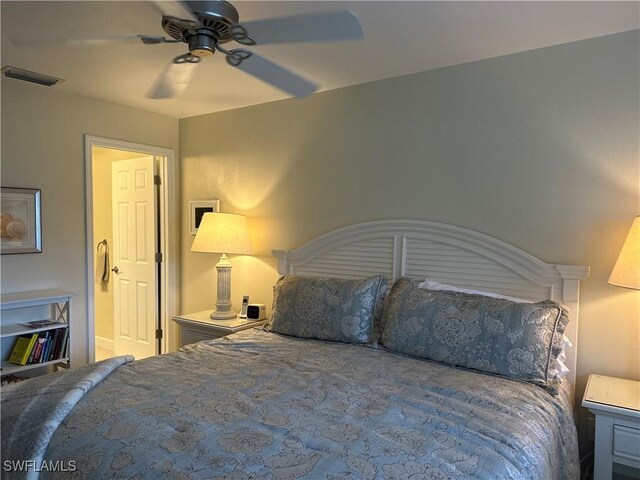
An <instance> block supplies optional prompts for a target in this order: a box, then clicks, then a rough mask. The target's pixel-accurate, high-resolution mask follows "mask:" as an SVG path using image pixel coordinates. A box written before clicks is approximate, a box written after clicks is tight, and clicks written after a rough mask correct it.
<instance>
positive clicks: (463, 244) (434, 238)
mask: <svg viewBox="0 0 640 480" xmlns="http://www.w3.org/2000/svg"><path fill="white" fill-rule="evenodd" d="M273 254H274V256H275V257H276V258H277V259H278V272H279V273H280V274H282V275H284V274H286V273H295V274H298V275H305V276H314V277H337V278H358V277H364V276H369V275H379V274H383V275H386V276H387V277H388V278H389V280H390V281H394V280H395V279H397V278H398V277H401V276H404V277H408V278H411V279H413V280H424V278H425V277H430V278H433V279H434V280H437V281H439V282H442V283H448V284H453V285H456V286H460V287H465V288H473V289H476V290H483V291H488V292H495V293H500V294H503V295H510V296H513V297H518V298H524V299H527V300H533V301H540V300H545V299H548V300H554V301H557V302H560V303H563V304H564V305H566V306H567V307H568V308H569V310H570V321H569V325H568V326H567V330H566V332H565V334H566V335H567V337H568V338H569V340H571V343H572V344H573V347H572V348H570V349H568V350H567V352H566V355H567V361H566V365H567V367H569V369H570V370H571V372H570V374H569V377H570V381H571V383H572V385H574V386H575V375H576V355H577V351H578V311H579V292H580V280H582V279H584V278H587V277H588V276H589V267H584V266H576V265H553V264H549V263H545V262H543V261H542V260H539V259H537V258H535V257H533V256H531V255H529V254H528V253H526V252H524V251H522V250H520V249H519V248H516V247H514V246H513V245H509V244H508V243H505V242H503V241H501V240H498V239H496V238H493V237H490V236H488V235H484V234H482V233H479V232H475V231H473V230H469V229H466V228H461V227H456V226H453V225H447V224H444V223H436V222H427V221H421V220H382V221H376V222H368V223H359V224H355V225H351V226H348V227H343V228H339V229H337V230H334V231H332V232H329V233H326V234H324V235H321V236H319V237H317V238H315V239H313V240H311V241H309V242H307V243H306V244H304V245H302V246H301V247H299V248H297V249H295V250H273Z"/></svg>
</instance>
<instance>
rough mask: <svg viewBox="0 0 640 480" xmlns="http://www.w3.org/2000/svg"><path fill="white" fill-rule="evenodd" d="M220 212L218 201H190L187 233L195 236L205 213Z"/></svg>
mask: <svg viewBox="0 0 640 480" xmlns="http://www.w3.org/2000/svg"><path fill="white" fill-rule="evenodd" d="M219 211H220V200H192V201H190V202H189V233H190V234H191V235H195V234H196V232H197V231H198V227H199V226H200V222H201V221H202V216H203V215H204V214H205V213H210V212H213V213H217V212H219Z"/></svg>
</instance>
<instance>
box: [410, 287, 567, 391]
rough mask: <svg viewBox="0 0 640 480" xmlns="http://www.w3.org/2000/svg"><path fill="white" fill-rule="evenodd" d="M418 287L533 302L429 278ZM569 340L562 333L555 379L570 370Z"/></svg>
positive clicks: (518, 301)
mask: <svg viewBox="0 0 640 480" xmlns="http://www.w3.org/2000/svg"><path fill="white" fill-rule="evenodd" d="M418 287H420V288H424V289H426V290H447V291H450V292H462V293H471V294H474V295H484V296H485V297H492V298H502V299H504V300H511V301H512V302H516V303H533V302H532V301H531V300H525V299H523V298H516V297H509V296H507V295H500V294H499V293H493V292H483V291H480V290H472V289H470V288H462V287H456V286H455V285H447V284H446V283H440V282H437V281H435V280H433V279H431V278H428V277H427V278H425V279H424V282H421V283H419V284H418ZM572 346H573V345H572V344H571V341H570V340H569V339H568V338H567V336H566V335H562V351H561V352H560V354H559V355H558V359H557V362H556V363H557V365H556V368H555V371H554V376H555V378H556V379H560V378H562V377H564V376H566V375H567V374H568V373H569V372H570V370H569V368H567V366H566V365H565V363H564V362H566V361H567V356H566V355H565V352H564V351H565V349H566V348H568V347H572Z"/></svg>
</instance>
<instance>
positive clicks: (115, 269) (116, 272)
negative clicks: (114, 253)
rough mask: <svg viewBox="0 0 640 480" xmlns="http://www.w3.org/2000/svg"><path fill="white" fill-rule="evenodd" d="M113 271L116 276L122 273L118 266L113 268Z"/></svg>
mask: <svg viewBox="0 0 640 480" xmlns="http://www.w3.org/2000/svg"><path fill="white" fill-rule="evenodd" d="M111 271H112V272H113V273H115V274H118V273H120V269H119V268H118V266H117V265H116V266H115V267H113V268H112V269H111Z"/></svg>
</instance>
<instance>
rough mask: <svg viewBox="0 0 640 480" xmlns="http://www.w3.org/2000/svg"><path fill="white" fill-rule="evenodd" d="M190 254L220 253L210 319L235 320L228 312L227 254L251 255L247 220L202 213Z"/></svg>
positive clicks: (227, 214) (227, 215) (228, 278)
mask: <svg viewBox="0 0 640 480" xmlns="http://www.w3.org/2000/svg"><path fill="white" fill-rule="evenodd" d="M191 251H192V252H206V253H220V254H221V256H220V261H219V262H218V263H217V264H216V270H217V271H218V298H217V300H216V309H215V310H214V311H213V312H212V313H211V315H210V316H211V318H212V319H214V320H231V319H234V318H236V316H237V315H236V313H235V312H234V311H232V310H231V262H230V261H229V257H227V254H228V253H231V254H238V255H253V247H252V245H251V238H249V230H248V229H247V219H246V217H244V216H243V215H234V214H232V213H205V214H204V215H203V216H202V221H201V222H200V226H199V227H198V231H197V233H196V238H195V239H194V240H193V244H192V245H191Z"/></svg>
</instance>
